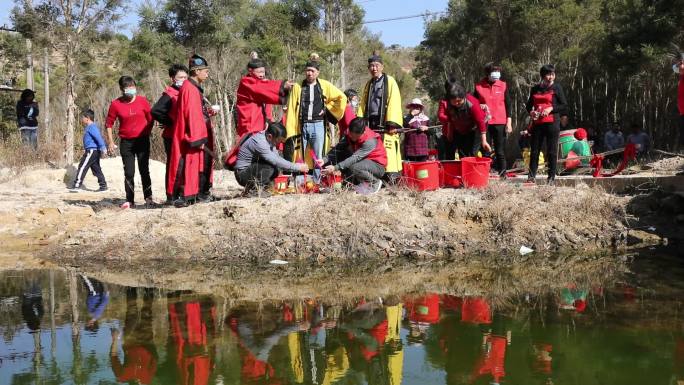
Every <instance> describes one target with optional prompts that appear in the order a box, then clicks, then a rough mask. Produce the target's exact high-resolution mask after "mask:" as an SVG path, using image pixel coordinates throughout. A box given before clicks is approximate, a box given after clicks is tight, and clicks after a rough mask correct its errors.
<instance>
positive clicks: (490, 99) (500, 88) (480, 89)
mask: <svg viewBox="0 0 684 385" xmlns="http://www.w3.org/2000/svg"><path fill="white" fill-rule="evenodd" d="M475 91H477V98H478V99H479V100H480V104H486V105H487V107H489V114H490V115H491V118H489V122H488V124H506V120H507V119H506V82H503V81H501V80H496V81H494V83H489V80H488V79H487V78H484V79H482V80H481V81H480V82H479V83H476V84H475Z"/></svg>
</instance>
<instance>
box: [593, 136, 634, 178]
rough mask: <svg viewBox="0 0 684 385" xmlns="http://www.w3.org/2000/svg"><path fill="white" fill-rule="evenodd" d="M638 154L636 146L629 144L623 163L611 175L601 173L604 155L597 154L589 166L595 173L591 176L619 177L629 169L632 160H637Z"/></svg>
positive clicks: (626, 147)
mask: <svg viewBox="0 0 684 385" xmlns="http://www.w3.org/2000/svg"><path fill="white" fill-rule="evenodd" d="M636 154H637V151H636V146H635V145H634V144H633V143H629V144H627V145H626V146H625V150H624V151H623V152H622V161H620V164H618V166H617V168H616V169H615V171H613V172H609V173H602V172H601V169H602V168H603V155H601V154H595V155H594V157H593V158H591V160H590V161H589V165H590V166H592V167H593V168H594V171H593V172H592V173H591V174H592V176H593V177H594V178H608V177H611V176H614V175H617V174H619V173H621V172H622V171H623V170H624V169H625V168H627V165H628V164H629V161H630V160H634V159H636Z"/></svg>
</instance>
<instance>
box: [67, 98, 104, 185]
mask: <svg viewBox="0 0 684 385" xmlns="http://www.w3.org/2000/svg"><path fill="white" fill-rule="evenodd" d="M94 120H95V113H94V112H93V110H91V109H86V110H84V111H83V113H81V124H83V125H84V126H85V130H83V149H84V150H85V153H84V154H83V157H81V162H80V163H79V164H78V169H77V170H76V180H75V181H74V185H73V188H72V189H74V190H75V189H83V178H85V175H86V174H87V173H88V169H91V170H93V175H95V177H96V178H97V183H98V184H99V185H100V188H99V190H97V191H107V181H106V180H105V177H104V175H103V174H102V169H101V168H100V156H101V155H102V154H106V153H107V145H106V144H105V141H104V139H102V134H100V128H99V127H98V126H97V124H95V122H94Z"/></svg>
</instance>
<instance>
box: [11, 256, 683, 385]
mask: <svg viewBox="0 0 684 385" xmlns="http://www.w3.org/2000/svg"><path fill="white" fill-rule="evenodd" d="M630 267H631V271H633V272H635V273H627V274H624V276H622V277H620V278H619V279H617V280H614V281H612V282H617V283H611V284H610V285H606V286H602V285H596V286H592V287H583V286H582V285H581V284H578V283H576V282H567V283H564V284H563V285H562V286H563V288H562V289H560V290H556V291H554V292H550V293H544V294H541V295H540V294H539V293H534V294H532V293H523V294H521V295H520V296H519V297H516V298H508V299H506V300H504V301H502V300H500V299H498V300H496V301H493V300H492V299H491V298H488V297H486V296H471V295H467V294H464V295H453V294H446V293H440V292H428V293H414V294H411V295H404V294H402V295H388V296H384V297H382V298H364V297H362V296H360V297H358V298H357V299H356V300H354V301H351V302H349V303H344V304H335V303H330V302H327V301H326V299H325V298H298V299H292V300H277V301H276V300H264V301H260V302H246V301H238V300H235V299H231V298H224V297H218V296H212V295H202V294H195V293H192V292H189V291H172V290H165V289H163V288H145V287H126V286H120V285H116V284H111V283H106V282H100V281H98V280H97V279H95V278H93V277H89V276H87V275H83V274H80V273H78V272H76V271H75V270H22V271H5V272H2V273H0V282H2V283H0V333H2V341H1V342H0V384H34V383H36V384H115V383H140V384H193V385H204V384H283V385H284V384H317V385H328V384H391V385H399V384H405V385H408V384H583V385H589V384H621V385H624V384H635V385H636V384H683V383H684V325H683V323H682V320H681V319H680V318H679V314H680V312H681V310H682V309H681V299H682V298H684V295H683V294H684V283H683V282H682V281H681V277H682V276H683V274H682V273H684V268H683V267H682V264H681V260H680V259H679V258H676V257H668V256H665V255H664V254H656V255H649V256H648V257H644V256H641V257H638V258H636V259H635V260H634V261H633V262H631V266H630ZM495 303H496V305H495Z"/></svg>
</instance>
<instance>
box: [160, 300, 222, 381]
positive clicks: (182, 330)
mask: <svg viewBox="0 0 684 385" xmlns="http://www.w3.org/2000/svg"><path fill="white" fill-rule="evenodd" d="M180 307H185V319H183V318H181V317H179V311H178V310H177V308H180ZM215 310H216V309H215V308H214V307H212V308H211V309H210V311H209V313H208V315H209V317H207V319H204V318H203V314H202V306H201V305H200V303H199V302H179V303H175V304H170V305H169V327H170V329H171V336H172V338H173V340H174V343H175V345H176V349H175V352H176V355H177V356H176V365H177V366H178V369H179V372H180V380H181V381H180V383H181V384H183V385H206V384H208V383H209V377H210V375H211V371H212V369H213V367H214V365H213V363H212V361H211V357H209V356H208V355H207V354H206V353H205V351H206V350H207V346H208V341H207V336H208V334H207V325H208V323H213V322H214V319H215V318H214V316H215ZM181 314H182V313H181ZM205 314H207V313H205Z"/></svg>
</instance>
